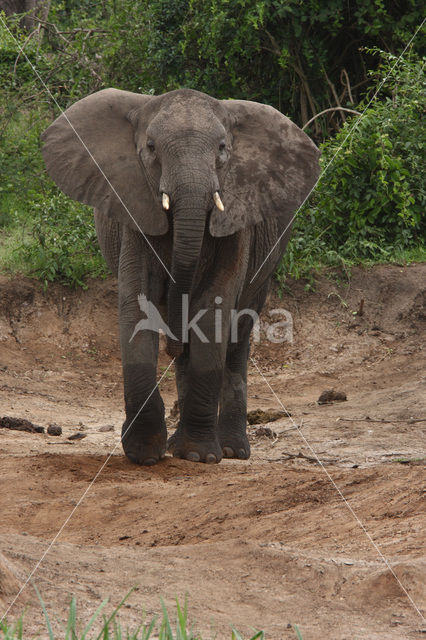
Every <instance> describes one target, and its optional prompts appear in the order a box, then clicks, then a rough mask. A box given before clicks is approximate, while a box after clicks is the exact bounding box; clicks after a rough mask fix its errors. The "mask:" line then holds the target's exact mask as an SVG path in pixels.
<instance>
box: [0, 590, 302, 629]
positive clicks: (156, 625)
mask: <svg viewBox="0 0 426 640" xmlns="http://www.w3.org/2000/svg"><path fill="white" fill-rule="evenodd" d="M34 588H35V590H36V593H37V596H38V598H39V601H40V605H41V608H42V611H43V614H44V618H45V624H46V629H45V631H43V633H44V634H45V632H46V631H47V634H48V637H49V640H202V637H201V636H200V635H199V634H197V633H195V632H194V630H193V628H192V627H191V626H190V625H189V622H188V604H187V601H186V599H185V605H184V606H183V607H181V605H180V604H179V601H178V600H176V618H175V620H171V618H170V615H169V613H168V611H167V609H166V606H165V604H164V602H163V601H162V602H161V608H162V615H161V617H154V618H153V619H152V620H148V621H147V620H143V621H142V622H141V623H140V624H139V625H138V626H137V627H136V628H135V629H128V628H126V629H124V628H123V627H122V625H121V624H120V621H119V619H118V612H119V610H120V609H121V607H122V606H123V605H124V603H125V602H126V601H127V599H128V598H129V597H130V595H131V594H132V593H133V591H134V590H135V589H131V590H130V591H129V592H128V593H127V594H126V596H125V597H124V598H123V599H122V601H121V602H120V604H119V605H118V606H117V607H116V608H115V609H113V611H112V612H111V613H110V614H109V615H107V614H106V613H105V610H106V607H107V605H108V599H105V600H104V601H103V602H101V604H100V605H99V606H98V607H97V609H96V611H95V612H94V613H93V614H92V615H91V617H90V618H89V620H88V621H86V622H82V621H81V620H80V619H79V616H78V613H77V602H76V599H75V597H72V599H71V602H70V606H69V611H68V619H67V622H66V625H65V626H64V627H63V629H62V630H61V632H60V633H59V634H56V635H55V633H54V631H53V626H52V622H51V618H50V616H49V613H48V612H47V609H46V605H45V604H44V601H43V599H42V597H41V595H40V593H39V592H38V590H37V588H36V587H34ZM293 629H294V632H295V637H296V638H298V640H302V635H301V633H300V631H299V628H298V627H297V625H294V626H293ZM40 633H42V632H41V631H40ZM229 637H230V639H231V640H266V635H265V633H264V631H256V632H254V635H251V636H250V637H247V636H243V635H242V634H241V633H240V632H239V631H237V630H236V629H230V635H229ZM0 640H30V638H29V636H27V635H26V634H25V630H24V622H23V617H21V618H20V619H19V620H18V621H17V622H16V623H14V624H8V623H7V622H6V621H3V622H0ZM31 640H35V639H34V637H32V638H31Z"/></svg>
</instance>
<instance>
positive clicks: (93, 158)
mask: <svg viewBox="0 0 426 640" xmlns="http://www.w3.org/2000/svg"><path fill="white" fill-rule="evenodd" d="M0 20H1V21H2V23H3V26H4V27H5V28H6V29H7V31H8V32H9V34H10V36H11V37H12V38H13V40H14V41H15V43H16V46H17V47H18V49H19V51H20V53H21V55H23V56H24V58H25V60H26V61H27V62H28V64H29V65H30V67H31V69H32V70H33V72H34V73H35V75H36V76H37V78H38V79H39V81H40V82H41V84H42V85H43V87H44V89H45V90H46V91H47V93H48V94H49V96H50V97H51V98H52V100H53V102H54V103H55V104H56V106H57V107H58V109H59V111H60V112H61V114H62V115H63V116H64V118H65V120H66V121H67V122H68V124H69V126H70V127H71V129H72V130H73V131H74V133H75V135H76V136H77V138H78V140H79V142H80V143H81V144H82V145H83V147H84V149H85V150H86V151H87V153H88V155H89V156H90V158H91V160H92V162H94V164H95V165H96V167H97V168H98V169H99V171H100V173H101V174H102V176H103V177H104V179H105V181H106V183H107V184H108V186H109V187H110V189H111V190H112V191H113V193H114V195H115V196H116V197H117V199H118V200H119V201H120V203H121V204H122V206H123V207H124V209H125V210H126V212H127V213H128V214H129V216H130V218H131V219H132V220H133V222H134V224H135V225H136V227H137V228H138V229H139V231H140V232H141V234H142V236H143V237H144V240H145V242H146V243H147V244H148V246H149V247H150V248H151V249H152V251H153V253H154V254H155V255H156V257H157V259H158V261H159V262H160V263H161V264H162V266H163V267H164V270H165V271H166V273H167V275H168V276H169V278H171V280H172V281H173V282H174V283H175V284H176V280H175V279H174V278H173V276H172V274H171V273H170V271H169V270H168V268H167V267H166V265H165V264H164V262H163V261H162V259H161V258H160V256H159V255H158V253H157V252H156V250H155V249H154V247H153V246H152V244H151V242H150V241H149V240H148V238H147V236H146V234H145V233H144V232H143V231H142V229H141V228H140V226H139V224H138V222H137V221H136V220H135V218H134V216H133V215H132V214H131V212H130V210H129V208H128V207H127V205H126V204H125V203H124V202H123V200H122V198H121V196H120V195H119V194H118V193H117V191H116V189H115V187H114V185H113V184H111V182H110V180H109V178H108V176H107V175H106V174H105V172H104V171H103V169H102V167H101V166H100V164H99V163H98V161H97V160H96V158H95V157H94V156H93V154H92V152H91V151H90V149H89V147H88V146H87V145H86V143H85V142H84V140H83V139H82V137H81V136H80V134H79V133H78V131H77V130H76V128H75V127H74V125H73V124H72V122H71V121H70V119H69V118H68V116H67V114H66V113H65V111H64V110H63V109H62V107H61V106H60V105H59V104H58V101H57V100H56V98H55V96H54V95H53V94H52V92H51V91H50V89H49V87H48V86H47V84H46V83H45V82H44V80H43V78H42V77H41V75H40V74H39V72H38V71H37V69H36V68H35V66H34V65H33V63H32V62H31V60H30V59H29V58H28V56H27V54H26V53H25V51H24V49H23V48H22V47H21V46H20V45H19V42H18V40H17V39H16V38H15V36H14V35H13V33H12V32H11V30H10V29H9V27H8V26H7V24H6V22H5V21H4V20H3V17H2V16H1V15H0Z"/></svg>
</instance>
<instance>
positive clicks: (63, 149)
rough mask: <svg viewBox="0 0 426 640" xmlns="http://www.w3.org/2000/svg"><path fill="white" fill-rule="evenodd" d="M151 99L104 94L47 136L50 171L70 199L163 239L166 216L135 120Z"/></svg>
mask: <svg viewBox="0 0 426 640" xmlns="http://www.w3.org/2000/svg"><path fill="white" fill-rule="evenodd" d="M152 99H153V98H152V96H145V95H140V94H137V93H131V92H130V91H120V90H118V89H104V90H103V91H99V92H98V93H94V94H92V95H90V96H88V97H87V98H83V99H82V100H79V102H76V103H75V104H73V105H72V106H71V107H70V108H69V109H67V110H66V111H65V112H64V113H63V114H62V115H61V116H59V118H57V119H56V120H55V122H53V124H51V125H50V127H48V129H46V131H44V133H43V134H42V141H43V143H44V145H43V149H42V152H43V157H44V160H45V162H46V166H47V170H48V172H49V174H50V176H51V177H52V178H53V180H54V181H55V182H56V184H57V185H58V187H60V188H61V189H62V191H64V192H65V193H66V194H67V195H68V196H70V197H71V198H73V199H74V200H78V201H79V202H83V203H84V204H89V205H91V206H92V207H96V208H97V209H98V210H99V211H100V212H101V213H102V214H105V215H108V216H112V217H114V218H115V219H116V220H118V221H120V222H122V223H123V224H127V225H129V226H132V227H134V228H136V229H139V230H141V231H143V232H144V233H146V234H148V235H161V234H163V233H166V231H167V228H168V222H167V217H166V214H165V213H164V211H163V210H162V208H161V205H160V203H159V201H158V202H157V201H156V200H155V198H154V196H153V194H152V192H151V189H150V187H149V185H148V182H147V180H146V177H145V174H144V171H143V169H142V165H141V163H140V161H139V158H138V154H137V149H136V144H135V130H134V128H133V126H132V124H131V119H132V118H131V116H132V114H134V113H135V112H137V111H138V110H139V109H141V108H143V107H144V106H146V105H147V104H148V103H149V101H150V100H152Z"/></svg>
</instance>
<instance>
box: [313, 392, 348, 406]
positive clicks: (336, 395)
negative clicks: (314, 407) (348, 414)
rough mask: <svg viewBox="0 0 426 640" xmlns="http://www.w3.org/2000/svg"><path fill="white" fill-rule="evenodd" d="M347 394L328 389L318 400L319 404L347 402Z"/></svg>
mask: <svg viewBox="0 0 426 640" xmlns="http://www.w3.org/2000/svg"><path fill="white" fill-rule="evenodd" d="M347 399H348V398H347V396H346V393H345V392H344V391H335V390H334V389H327V390H326V391H323V392H322V394H321V395H320V397H319V398H318V400H317V402H318V404H330V403H331V402H345V400H347Z"/></svg>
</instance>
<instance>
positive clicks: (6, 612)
mask: <svg viewBox="0 0 426 640" xmlns="http://www.w3.org/2000/svg"><path fill="white" fill-rule="evenodd" d="M174 361H175V358H173V360H172V361H171V362H170V364H169V366H168V367H167V369H166V370H165V371H164V372H163V374H162V376H161V378H160V379H159V381H158V382H157V383H156V384H155V386H154V387H153V389H152V391H151V392H150V394H149V396H148V397H147V398H146V400H145V402H144V403H143V404H142V406H141V408H140V409H139V411H138V412H137V414H136V415H135V417H134V418H133V420H132V421H131V422H130V424H129V426H128V427H127V429H126V431H125V432H124V433H123V434H122V435H121V440H120V442H121V441H122V440H123V438H124V436H125V435H126V434H127V432H128V431H129V429H131V427H132V425H133V423H134V422H135V420H136V418H137V417H138V415H139V414H140V412H141V411H142V409H143V408H144V406H145V405H146V403H147V402H148V400H149V399H150V397H151V396H152V394H153V393H154V391H155V390H156V389H157V387H158V386H159V385H160V384H161V381H162V380H163V378H164V376H165V375H166V373H167V372H168V370H169V369H170V367H171V366H172V364H173V363H174ZM117 447H118V444H116V445H115V446H114V448H113V449H112V451H110V453H109V454H108V456H107V458H106V459H105V460H104V462H103V463H102V465H101V466H100V467H99V469H98V471H97V472H96V474H95V475H94V476H93V478H92V480H91V482H90V484H89V485H88V486H87V487H86V489H85V490H84V492H83V493H82V495H81V496H80V498H79V500H78V502H77V504H76V505H75V506H74V508H73V509H72V511H71V512H70V514H69V515H68V517H67V518H66V519H65V521H64V523H63V524H62V526H61V527H60V529H59V531H58V533H57V534H56V535H55V537H54V538H53V540H51V541H50V543H49V545H48V546H47V548H46V549H45V551H44V552H43V555H42V556H41V558H40V560H38V561H37V562H36V564H35V565H34V567H33V569H32V570H31V572H30V574H29V575H28V577H27V579H26V580H25V582H24V583H23V585H22V586H21V588H20V589H19V591H18V593H17V594H16V596H15V597H14V598H13V600H12V602H11V604H10V605H9V606H8V608H7V609H6V611H5V612H4V614H3V615H2V617H1V618H0V623H1V622H3V620H4V619H5V617H6V616H7V614H8V613H9V611H10V609H11V608H12V607H13V605H14V604H15V602H16V601H17V599H18V598H19V596H20V595H21V593H22V592H23V590H24V589H25V587H26V586H27V584H28V583H29V581H30V580H31V578H32V577H33V575H34V574H35V572H36V571H37V570H38V568H39V567H40V565H41V563H42V562H43V560H44V559H45V557H46V556H47V554H48V553H49V551H50V550H51V548H52V547H53V545H54V544H55V542H56V540H57V539H58V538H59V536H60V535H61V533H62V531H63V530H64V529H65V527H66V526H67V524H68V522H69V521H70V520H71V518H72V517H73V515H74V513H75V512H76V511H77V509H78V507H79V506H80V505H81V503H82V502H83V500H84V498H85V497H86V496H87V494H88V493H89V491H90V489H91V488H92V487H93V485H94V483H95V482H96V480H97V479H98V477H99V476H100V474H101V473H102V471H103V470H104V468H105V467H106V465H107V464H108V462H109V461H110V459H111V457H112V456H113V454H114V451H115V450H116V449H117Z"/></svg>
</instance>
